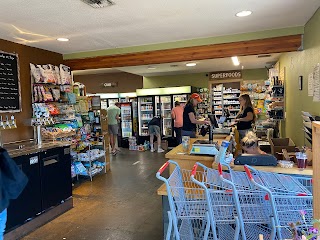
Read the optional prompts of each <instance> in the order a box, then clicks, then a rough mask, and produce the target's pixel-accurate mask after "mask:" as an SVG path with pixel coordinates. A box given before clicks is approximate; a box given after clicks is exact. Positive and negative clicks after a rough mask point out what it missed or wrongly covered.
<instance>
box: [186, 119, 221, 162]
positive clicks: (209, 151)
mask: <svg viewBox="0 0 320 240" xmlns="http://www.w3.org/2000/svg"><path fill="white" fill-rule="evenodd" d="M208 117H209V119H210V122H211V126H208V127H207V129H208V130H209V140H196V141H195V142H194V143H193V144H192V148H191V151H190V154H196V155H212V156H214V155H217V154H218V152H219V145H218V143H217V142H213V129H216V128H218V127H219V126H218V122H217V119H216V117H215V115H214V114H210V115H209V116H208Z"/></svg>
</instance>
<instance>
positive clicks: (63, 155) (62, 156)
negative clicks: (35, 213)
mask: <svg viewBox="0 0 320 240" xmlns="http://www.w3.org/2000/svg"><path fill="white" fill-rule="evenodd" d="M40 160H41V175H42V177H41V192H42V208H43V210H46V209H48V208H50V207H52V206H56V205H58V204H60V203H61V202H62V201H64V200H66V199H67V198H69V197H71V195H72V179H71V171H70V166H71V157H70V148H69V147H59V148H53V149H49V150H46V151H44V152H40Z"/></svg>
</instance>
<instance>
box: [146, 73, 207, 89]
mask: <svg viewBox="0 0 320 240" xmlns="http://www.w3.org/2000/svg"><path fill="white" fill-rule="evenodd" d="M208 79H209V77H208V76H206V73H193V74H180V75H169V76H155V77H143V88H157V87H178V86H193V87H208Z"/></svg>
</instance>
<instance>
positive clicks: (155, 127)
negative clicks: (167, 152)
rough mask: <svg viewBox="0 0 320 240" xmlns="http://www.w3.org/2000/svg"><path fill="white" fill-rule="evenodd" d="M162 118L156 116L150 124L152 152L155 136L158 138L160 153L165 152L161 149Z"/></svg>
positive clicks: (152, 150)
mask: <svg viewBox="0 0 320 240" xmlns="http://www.w3.org/2000/svg"><path fill="white" fill-rule="evenodd" d="M160 126H161V118H160V117H158V116H155V117H153V118H152V119H151V121H150V122H149V123H148V129H149V134H150V151H151V152H154V148H153V140H154V136H156V137H157V143H158V153H161V152H164V150H163V149H162V148H161V130H160Z"/></svg>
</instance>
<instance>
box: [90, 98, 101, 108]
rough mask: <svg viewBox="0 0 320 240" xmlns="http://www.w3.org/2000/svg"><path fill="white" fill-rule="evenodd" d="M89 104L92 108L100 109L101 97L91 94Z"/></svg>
mask: <svg viewBox="0 0 320 240" xmlns="http://www.w3.org/2000/svg"><path fill="white" fill-rule="evenodd" d="M91 106H92V109H93V110H99V109H101V98H100V96H92V97H91Z"/></svg>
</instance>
